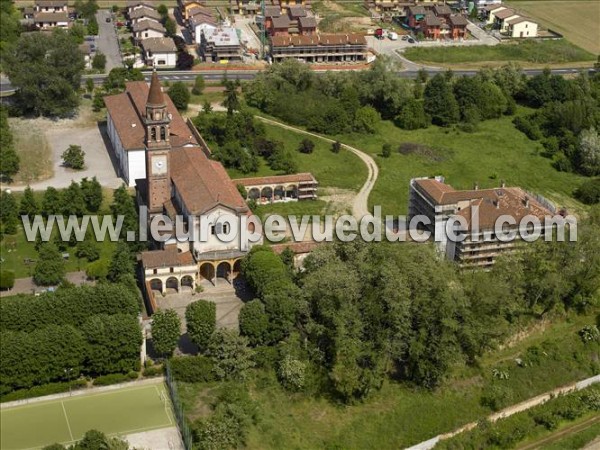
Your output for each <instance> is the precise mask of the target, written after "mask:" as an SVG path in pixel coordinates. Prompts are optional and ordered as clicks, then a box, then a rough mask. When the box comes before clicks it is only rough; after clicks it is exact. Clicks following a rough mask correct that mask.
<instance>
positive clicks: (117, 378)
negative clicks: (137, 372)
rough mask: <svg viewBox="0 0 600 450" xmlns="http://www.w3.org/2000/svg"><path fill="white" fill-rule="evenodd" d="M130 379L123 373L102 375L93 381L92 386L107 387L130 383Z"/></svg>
mask: <svg viewBox="0 0 600 450" xmlns="http://www.w3.org/2000/svg"><path fill="white" fill-rule="evenodd" d="M136 378H137V376H136ZM130 380H131V378H130V377H129V375H128V374H124V373H110V374H108V375H102V376H99V377H98V378H96V379H94V386H109V385H111V384H118V383H124V382H126V381H130Z"/></svg>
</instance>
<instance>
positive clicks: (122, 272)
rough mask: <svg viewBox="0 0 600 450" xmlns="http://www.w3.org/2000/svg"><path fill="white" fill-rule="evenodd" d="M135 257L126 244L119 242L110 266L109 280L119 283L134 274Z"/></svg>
mask: <svg viewBox="0 0 600 450" xmlns="http://www.w3.org/2000/svg"><path fill="white" fill-rule="evenodd" d="M133 269H134V268H133V256H132V254H131V250H130V249H129V247H128V246H127V244H126V243H125V242H119V243H118V244H117V248H116V249H115V252H114V253H113V256H112V259H111V260H110V265H109V266H108V276H107V278H108V280H109V281H112V282H113V283H118V282H119V281H121V280H123V279H124V278H127V277H131V276H133V274H134V270H133Z"/></svg>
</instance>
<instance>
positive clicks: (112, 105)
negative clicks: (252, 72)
mask: <svg viewBox="0 0 600 450" xmlns="http://www.w3.org/2000/svg"><path fill="white" fill-rule="evenodd" d="M105 102H106V106H107V120H108V131H109V137H110V140H111V142H112V143H113V147H115V148H116V147H121V148H123V147H125V146H133V147H135V151H136V152H139V153H140V154H139V158H137V157H136V161H133V160H131V155H129V164H130V165H133V164H135V165H136V167H137V168H136V169H135V170H134V172H135V173H132V174H131V176H132V177H135V179H134V182H135V186H136V191H137V200H138V205H139V206H140V208H144V209H145V211H147V213H148V216H149V217H148V219H149V221H150V220H152V218H154V217H156V216H162V217H165V216H167V217H170V218H175V217H176V216H177V217H183V218H184V225H185V227H186V229H189V227H194V229H193V233H194V236H196V237H197V239H194V240H175V239H172V240H169V241H167V242H165V243H162V244H161V243H160V242H151V245H152V247H154V248H156V250H151V251H147V252H142V253H141V254H140V255H139V257H138V260H139V268H140V271H139V273H140V275H141V277H142V278H143V282H144V283H143V286H144V290H145V293H146V295H147V297H148V298H149V303H150V304H152V299H153V296H154V292H155V291H157V292H159V293H164V292H165V291H166V289H167V288H172V289H177V290H180V289H182V288H188V289H194V288H195V286H196V285H197V284H198V283H200V282H203V281H206V282H212V283H215V284H216V283H217V280H218V279H220V280H222V281H223V282H231V281H232V279H233V277H235V275H236V274H237V272H239V265H240V260H241V259H242V258H243V257H244V256H245V255H246V253H247V252H248V250H249V249H250V244H249V243H248V240H247V239H242V238H241V236H240V234H241V231H242V230H244V231H246V232H247V233H248V234H249V235H252V234H254V230H253V228H252V227H251V225H247V223H246V220H247V217H248V215H250V214H251V212H250V210H249V208H248V206H247V205H246V202H245V201H244V199H243V198H242V196H241V195H240V193H239V191H238V190H237V188H236V185H235V184H234V182H233V181H232V180H231V179H230V178H229V176H228V175H227V172H226V171H225V169H224V168H223V166H222V165H221V163H219V162H217V161H214V160H211V159H209V157H208V156H207V154H209V153H210V151H209V150H208V148H203V145H202V143H201V142H200V141H199V140H201V139H202V138H201V136H200V135H199V134H198V133H197V131H196V130H195V129H193V126H192V125H191V124H190V123H189V122H188V124H189V126H188V124H186V122H184V120H183V118H182V117H181V115H180V114H179V113H178V112H177V110H176V109H175V107H174V106H173V103H172V102H171V100H170V99H169V97H168V96H167V95H164V94H163V92H162V89H161V86H160V81H159V79H158V76H157V74H156V71H155V72H154V73H153V74H152V79H151V82H150V87H148V85H147V84H146V82H144V81H136V82H128V83H126V88H125V92H123V93H121V94H117V95H112V96H107V97H105ZM134 124H135V126H133V125H134ZM202 142H203V141H202ZM132 150H133V149H132ZM130 153H131V152H130ZM126 158H127V156H126ZM200 217H201V220H198V219H200ZM189 231H190V232H192V230H189ZM231 233H234V234H233V236H234V238H233V239H226V238H225V236H231ZM258 238H259V239H258V242H259V243H260V242H262V239H261V238H260V236H258Z"/></svg>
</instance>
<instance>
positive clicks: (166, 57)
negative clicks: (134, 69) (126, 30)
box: [141, 37, 177, 67]
mask: <svg viewBox="0 0 600 450" xmlns="http://www.w3.org/2000/svg"><path fill="white" fill-rule="evenodd" d="M141 47H142V52H143V58H144V63H145V64H146V65H147V66H149V67H153V66H155V67H175V65H176V64H177V46H176V45H175V41H174V40H173V38H166V37H154V38H147V39H143V40H142V42H141Z"/></svg>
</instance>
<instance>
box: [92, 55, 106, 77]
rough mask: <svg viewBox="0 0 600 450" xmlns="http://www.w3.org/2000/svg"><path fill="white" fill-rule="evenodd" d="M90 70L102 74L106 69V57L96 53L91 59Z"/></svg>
mask: <svg viewBox="0 0 600 450" xmlns="http://www.w3.org/2000/svg"><path fill="white" fill-rule="evenodd" d="M92 68H93V69H96V70H100V71H102V72H104V69H105V68H106V55H105V54H104V53H102V52H97V53H96V54H95V55H94V58H93V59H92Z"/></svg>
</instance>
